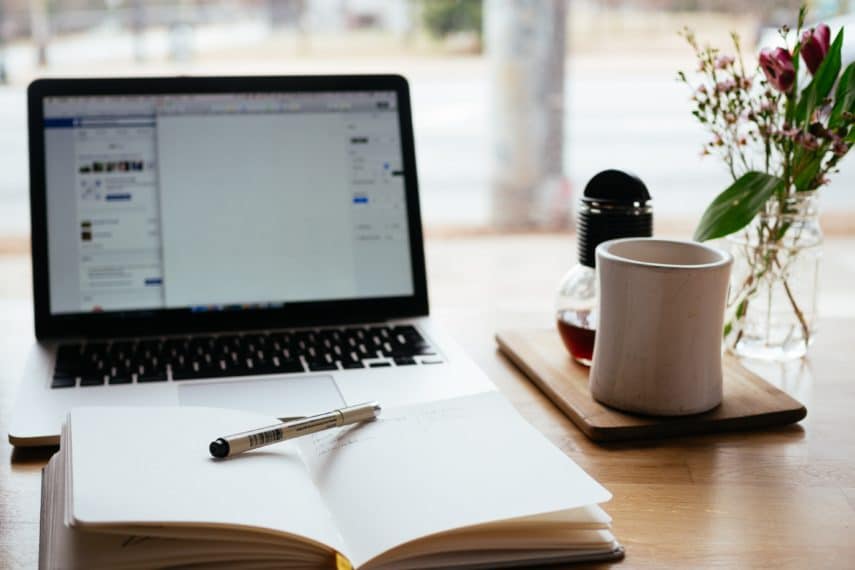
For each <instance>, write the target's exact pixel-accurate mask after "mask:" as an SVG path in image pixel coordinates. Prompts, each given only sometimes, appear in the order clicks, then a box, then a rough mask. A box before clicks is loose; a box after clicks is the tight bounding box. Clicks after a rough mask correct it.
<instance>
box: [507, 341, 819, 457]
mask: <svg viewBox="0 0 855 570" xmlns="http://www.w3.org/2000/svg"><path fill="white" fill-rule="evenodd" d="M496 342H497V344H498V345H499V349H500V350H501V351H502V352H503V353H504V354H505V356H507V357H508V358H509V359H510V360H512V361H513V363H514V364H516V366H517V367H518V368H519V369H520V370H521V371H522V372H523V373H524V374H525V375H526V376H527V377H528V379H529V380H531V381H532V382H533V383H534V384H536V385H537V387H538V388H540V389H541V390H542V391H543V393H544V394H546V395H547V396H548V397H549V399H550V400H552V402H553V403H554V404H555V405H556V406H557V407H558V408H559V409H560V410H561V411H563V412H564V413H565V414H566V415H567V417H569V418H570V419H571V420H573V423H575V424H576V427H578V428H579V429H580V430H581V431H582V433H584V434H585V435H587V436H588V437H589V438H591V439H592V440H594V441H629V440H638V439H649V438H659V437H674V436H680V435H691V434H700V433H715V432H723V431H738V430H748V429H757V428H761V427H770V426H777V425H786V424H791V423H795V422H797V421H799V420H801V419H803V418H804V417H805V414H806V413H807V410H805V407H804V406H803V405H802V404H801V403H800V402H798V401H796V400H795V399H794V398H792V397H791V396H789V395H788V394H787V393H786V392H784V391H783V390H780V389H778V388H776V387H775V386H772V385H771V384H769V383H768V382H766V381H765V380H764V379H763V378H762V377H760V376H759V375H757V374H755V373H754V372H751V371H750V370H748V369H747V368H745V367H744V366H743V365H742V364H741V363H740V362H739V360H738V359H736V358H734V357H733V356H731V355H729V354H725V356H724V358H723V362H722V368H723V376H724V380H723V384H724V386H723V392H724V396H723V399H722V402H721V404H720V405H719V406H717V407H715V408H714V409H712V410H710V411H708V412H706V413H703V414H693V415H690V416H683V417H654V416H643V415H637V414H626V413H622V412H620V411H618V410H615V409H613V408H609V407H608V406H605V405H603V404H601V403H599V402H597V401H595V400H594V399H593V398H592V397H591V391H590V390H589V388H588V371H589V368H587V367H586V366H582V365H581V364H578V363H576V362H575V361H573V359H571V358H570V357H569V355H568V354H567V350H566V349H565V348H564V345H563V344H562V343H561V339H560V338H559V336H558V335H557V334H556V332H555V330H554V329H509V330H505V331H499V332H498V333H497V334H496Z"/></svg>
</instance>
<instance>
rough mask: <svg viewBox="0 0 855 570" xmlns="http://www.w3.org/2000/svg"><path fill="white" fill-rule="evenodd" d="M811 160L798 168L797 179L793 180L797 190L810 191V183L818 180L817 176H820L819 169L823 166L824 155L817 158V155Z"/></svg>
mask: <svg viewBox="0 0 855 570" xmlns="http://www.w3.org/2000/svg"><path fill="white" fill-rule="evenodd" d="M813 154H814V155H813V156H811V157H810V158H808V159H806V160H804V162H803V163H802V164H801V165H800V166H799V167H797V168H796V169H795V170H794V171H795V177H794V178H793V183H794V184H795V186H796V190H798V191H802V190H808V189H810V188H809V187H810V183H811V182H813V181H814V179H816V176H817V174H819V169H820V167H821V166H822V154H819V156H816V153H813Z"/></svg>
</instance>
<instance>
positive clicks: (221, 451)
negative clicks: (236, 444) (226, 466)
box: [208, 438, 229, 459]
mask: <svg viewBox="0 0 855 570" xmlns="http://www.w3.org/2000/svg"><path fill="white" fill-rule="evenodd" d="M208 451H210V452H211V455H213V456H214V457H216V458H217V459H222V458H223V457H226V456H228V454H229V442H227V441H226V440H224V439H223V438H219V439H216V440H214V441H212V442H211V445H209V446H208Z"/></svg>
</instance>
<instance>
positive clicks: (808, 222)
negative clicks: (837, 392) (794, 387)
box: [724, 191, 822, 361]
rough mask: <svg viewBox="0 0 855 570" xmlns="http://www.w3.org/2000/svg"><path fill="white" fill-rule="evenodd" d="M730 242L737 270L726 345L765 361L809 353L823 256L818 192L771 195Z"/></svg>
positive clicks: (725, 330)
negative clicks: (778, 196)
mask: <svg viewBox="0 0 855 570" xmlns="http://www.w3.org/2000/svg"><path fill="white" fill-rule="evenodd" d="M728 241H729V242H730V249H731V253H732V254H733V270H732V274H731V282H730V291H729V293H728V302H727V315H726V316H725V328H724V337H725V344H726V346H727V349H728V350H729V351H731V352H732V353H734V354H736V355H737V356H741V357H748V358H756V359H762V360H774V361H784V360H791V359H795V358H800V357H802V356H804V355H805V354H806V353H807V350H808V346H810V344H811V342H813V339H814V336H815V335H816V332H817V327H816V309H817V292H818V281H819V263H820V259H821V257H822V231H821V229H820V226H819V196H818V194H817V192H815V191H814V192H798V193H796V194H795V195H792V196H788V197H786V198H780V199H779V198H777V197H776V198H772V199H770V200H769V201H768V202H767V203H766V204H765V206H764V208H763V209H762V210H761V212H760V213H759V214H758V215H757V216H756V217H755V218H754V220H752V222H751V223H750V224H749V225H748V226H747V227H746V228H745V229H744V230H742V231H740V232H738V233H736V234H733V235H731V236H729V237H728Z"/></svg>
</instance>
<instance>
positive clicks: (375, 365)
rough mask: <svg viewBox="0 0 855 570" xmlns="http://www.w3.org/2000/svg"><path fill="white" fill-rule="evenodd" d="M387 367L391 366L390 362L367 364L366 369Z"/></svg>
mask: <svg viewBox="0 0 855 570" xmlns="http://www.w3.org/2000/svg"><path fill="white" fill-rule="evenodd" d="M387 366H392V363H391V362H369V363H368V368H385V367H387Z"/></svg>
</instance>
